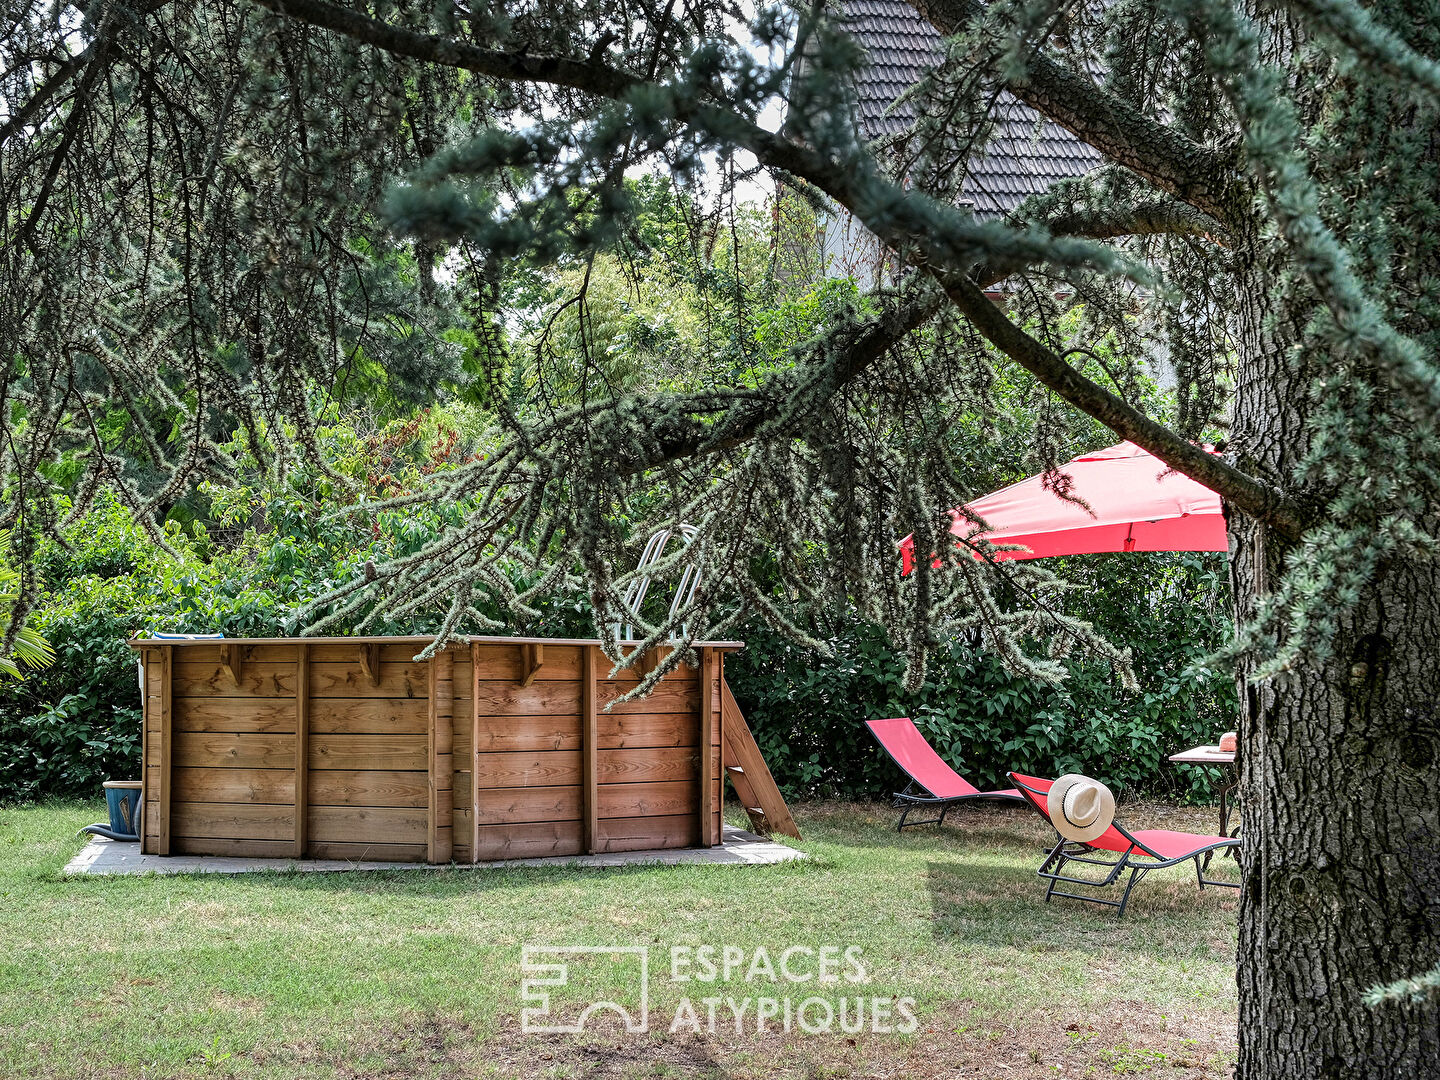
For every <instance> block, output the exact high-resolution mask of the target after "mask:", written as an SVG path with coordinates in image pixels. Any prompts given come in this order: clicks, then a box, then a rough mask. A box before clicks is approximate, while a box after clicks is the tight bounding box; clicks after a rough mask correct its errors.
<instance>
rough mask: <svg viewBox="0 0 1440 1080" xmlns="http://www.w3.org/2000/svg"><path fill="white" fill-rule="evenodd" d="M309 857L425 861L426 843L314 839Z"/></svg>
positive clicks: (359, 860)
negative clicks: (381, 842) (378, 842)
mask: <svg viewBox="0 0 1440 1080" xmlns="http://www.w3.org/2000/svg"><path fill="white" fill-rule="evenodd" d="M308 857H309V858H312V859H345V860H347V861H349V862H424V861H425V845H424V844H371V843H355V842H350V841H334V840H325V841H318V842H316V841H312V842H311V844H310V851H309V856H308Z"/></svg>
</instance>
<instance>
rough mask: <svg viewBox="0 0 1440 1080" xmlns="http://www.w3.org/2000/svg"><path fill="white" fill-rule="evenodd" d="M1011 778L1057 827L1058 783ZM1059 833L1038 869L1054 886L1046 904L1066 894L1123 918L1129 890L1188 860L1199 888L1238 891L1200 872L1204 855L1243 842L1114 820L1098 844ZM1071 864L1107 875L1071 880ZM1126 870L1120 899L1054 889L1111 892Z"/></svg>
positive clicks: (1023, 795)
mask: <svg viewBox="0 0 1440 1080" xmlns="http://www.w3.org/2000/svg"><path fill="white" fill-rule="evenodd" d="M1008 775H1009V777H1010V779H1011V780H1012V781H1014V783H1015V785H1016V786H1017V787H1018V788H1019V789H1020V793H1021V795H1022V797H1023V798H1024V799H1025V801H1026V802H1028V803H1029V804H1030V805H1031V806H1033V807H1034V808H1035V809H1036V811H1038V812H1039V814H1040V816H1041V817H1043V818H1044V819H1045V820H1046V821H1048V822H1050V824H1051V825H1052V826H1054V825H1055V821H1054V819H1053V818H1052V817H1051V815H1050V808H1049V805H1048V796H1049V794H1050V788H1051V787H1052V786H1054V784H1055V781H1054V780H1045V779H1043V778H1041V777H1038V776H1024V775H1022V774H1020V773H1013V772H1012V773H1010V774H1008ZM1097 827H1098V826H1097ZM1055 835H1056V836H1057V837H1058V839H1059V842H1058V843H1057V844H1056V845H1055V847H1054V848H1053V849H1051V851H1050V853H1049V854H1048V855H1046V857H1045V861H1044V862H1043V863H1042V864H1041V865H1040V869H1039V870H1038V871H1036V873H1038V874H1039V875H1040V876H1041V877H1042V878H1045V879H1046V880H1047V881H1049V882H1050V885H1049V887H1048V888H1047V889H1046V890H1045V901H1046V903H1049V901H1050V898H1051V897H1052V896H1064V897H1067V898H1069V899H1071V900H1087V901H1089V902H1091V903H1093V904H1105V905H1107V906H1109V907H1116V908H1119V909H1120V912H1119V913H1120V914H1121V915H1124V914H1125V905H1126V903H1127V902H1129V900H1130V890H1131V889H1133V888H1134V887H1135V885H1136V884H1137V883H1138V882H1139V881H1140V880H1141V879H1143V878H1144V877H1145V875H1146V874H1148V873H1149V872H1150V871H1151V870H1163V869H1165V868H1166V867H1167V866H1177V865H1179V864H1180V863H1183V862H1185V861H1186V860H1187V859H1193V860H1194V861H1195V880H1196V882H1197V883H1198V884H1199V886H1200V888H1202V889H1203V888H1205V886H1206V885H1218V886H1221V887H1222V888H1226V889H1238V888H1239V887H1240V886H1239V885H1237V884H1235V883H1234V882H1231V881H1211V880H1210V879H1209V878H1206V877H1205V876H1204V875H1203V874H1202V872H1201V867H1200V858H1201V856H1203V855H1204V854H1205V853H1206V852H1210V851H1217V850H1219V849H1221V848H1227V847H1238V846H1239V844H1240V840H1239V838H1238V837H1227V836H1202V835H1200V834H1199V833H1187V832H1172V831H1171V830H1169V829H1137V830H1135V831H1134V832H1131V831H1130V830H1129V829H1127V828H1125V826H1123V825H1121V824H1120V823H1119V822H1118V821H1111V823H1110V827H1109V828H1108V829H1106V830H1105V831H1104V832H1103V833H1101V834H1100V835H1099V836H1098V837H1096V838H1095V839H1094V840H1089V841H1077V840H1067V839H1066V838H1065V837H1064V835H1062V834H1061V832H1060V829H1059V828H1058V827H1056V829H1055ZM1100 852H1109V853H1111V854H1112V855H1113V856H1114V857H1113V858H1106V857H1103V856H1101V857H1098V858H1097V857H1094V856H1097V855H1099V853H1100ZM1070 863H1085V864H1087V865H1090V866H1099V867H1102V868H1104V869H1106V870H1108V871H1109V872H1108V873H1107V874H1106V875H1105V876H1104V877H1103V878H1100V879H1098V880H1096V879H1090V878H1082V877H1071V876H1069V875H1067V874H1066V873H1065V868H1066V867H1067V866H1068V865H1069V864H1070ZM1126 870H1129V871H1130V877H1129V879H1128V880H1127V881H1126V882H1125V891H1124V892H1123V893H1122V894H1121V896H1120V899H1119V900H1107V899H1105V898H1104V897H1101V896H1095V895H1089V896H1085V895H1081V894H1079V893H1073V892H1061V891H1059V890H1057V889H1056V886H1057V885H1068V886H1084V887H1085V888H1088V889H1095V890H1099V889H1104V888H1108V887H1109V886H1111V885H1114V884H1115V883H1116V882H1117V881H1118V880H1119V879H1120V876H1121V875H1122V874H1123V873H1124V872H1125V871H1126Z"/></svg>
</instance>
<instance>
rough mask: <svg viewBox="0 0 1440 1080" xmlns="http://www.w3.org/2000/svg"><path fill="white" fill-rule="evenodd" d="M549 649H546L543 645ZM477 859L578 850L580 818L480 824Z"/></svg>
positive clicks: (528, 855) (506, 857) (531, 855)
mask: <svg viewBox="0 0 1440 1080" xmlns="http://www.w3.org/2000/svg"><path fill="white" fill-rule="evenodd" d="M546 653H547V654H548V653H549V649H546ZM477 831H478V832H479V835H480V838H479V843H478V844H477V846H476V849H475V852H476V861H477V862H484V861H490V860H494V859H535V858H542V857H544V856H546V855H578V854H580V822H578V821H552V822H544V823H539V824H533V825H481V826H480V828H479V829H478V830H477Z"/></svg>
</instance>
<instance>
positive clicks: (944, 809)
mask: <svg viewBox="0 0 1440 1080" xmlns="http://www.w3.org/2000/svg"><path fill="white" fill-rule="evenodd" d="M882 745H883V744H882ZM886 752H887V753H889V751H888V750H887V751H886ZM890 760H892V761H894V760H895V758H894V755H893V754H892V755H891V758H890ZM895 764H896V765H900V763H899V762H898V761H896V762H895ZM900 768H901V769H902V770H903V769H904V768H905V766H903V765H900ZM925 790H927V789H926V788H925V787H924V785H922V784H919V783H917V782H916V781H915V780H911V781H910V783H908V784H906V785H905V790H904V791H897V792H895V796H894V798H893V799H892V801H891V803H890V808H891V809H892V810H899V811H901V813H900V824H898V825H896V826H895V831H896V832H900V831H901V830H902V829H905V828H907V827H908V828H911V829H913V828H915V827H916V826H917V825H943V824H945V815H946V814H948V813H949V812H950V810H951V808H952V807H954V806H956V805H957V804H959V803H963V802H974V801H975V800H977V799H991V800H994V801H997V802H1024V801H1025V797H1024V796H1023V795H1010V794H1008V793H1006V792H1001V791H974V792H971V793H970V794H968V795H947V796H946V797H945V798H943V799H942V798H938V797H937V796H935V795H921V794H919V792H922V791H925ZM922 806H934V807H938V808H939V810H940V816H939V817H930V818H924V819H922V820H920V821H909V822H907V821H906V820H905V819H906V818H907V817H909V816H910V814H911V812H912V811H915V810H919V809H920V808H921V807H922Z"/></svg>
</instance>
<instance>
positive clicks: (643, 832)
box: [595, 814, 700, 851]
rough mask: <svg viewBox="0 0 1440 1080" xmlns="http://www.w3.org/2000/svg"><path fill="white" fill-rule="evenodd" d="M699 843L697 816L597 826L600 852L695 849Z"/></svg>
mask: <svg viewBox="0 0 1440 1080" xmlns="http://www.w3.org/2000/svg"><path fill="white" fill-rule="evenodd" d="M699 840H700V822H699V820H698V819H697V818H696V816H695V815H694V814H675V815H671V816H667V817H642V818H601V819H600V821H599V822H598V823H597V825H596V844H595V846H596V848H597V849H598V850H600V851H646V850H649V849H651V848H678V847H694V846H695V845H696V844H697V843H699Z"/></svg>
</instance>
